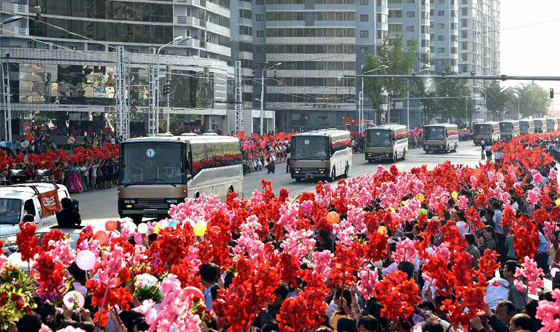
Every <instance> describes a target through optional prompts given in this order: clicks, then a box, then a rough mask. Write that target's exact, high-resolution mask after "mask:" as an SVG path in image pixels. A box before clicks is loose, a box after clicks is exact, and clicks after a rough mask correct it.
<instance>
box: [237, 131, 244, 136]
mask: <svg viewBox="0 0 560 332" xmlns="http://www.w3.org/2000/svg"><path fill="white" fill-rule="evenodd" d="M237 137H239V138H243V137H245V132H244V131H243V130H240V131H238V132H237Z"/></svg>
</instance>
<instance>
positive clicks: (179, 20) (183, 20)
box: [175, 16, 206, 29]
mask: <svg viewBox="0 0 560 332" xmlns="http://www.w3.org/2000/svg"><path fill="white" fill-rule="evenodd" d="M175 24H176V25H184V26H188V27H193V28H199V29H204V28H205V27H206V22H205V21H203V20H200V19H198V18H196V17H192V16H175Z"/></svg>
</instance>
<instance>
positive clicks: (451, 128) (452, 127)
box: [424, 123, 459, 153]
mask: <svg viewBox="0 0 560 332" xmlns="http://www.w3.org/2000/svg"><path fill="white" fill-rule="evenodd" d="M458 146H459V129H458V128H457V125H456V124H450V123H442V124H431V125H426V126H424V151H426V153H429V152H430V151H432V152H434V151H443V152H445V153H447V152H450V151H453V152H457V147H458Z"/></svg>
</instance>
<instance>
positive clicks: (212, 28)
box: [206, 22, 230, 37]
mask: <svg viewBox="0 0 560 332" xmlns="http://www.w3.org/2000/svg"><path fill="white" fill-rule="evenodd" d="M206 29H207V30H208V31H209V32H212V33H215V34H218V35H222V36H226V37H230V30H229V28H226V27H224V26H221V25H218V24H215V23H212V22H206Z"/></svg>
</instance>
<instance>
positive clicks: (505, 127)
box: [500, 122, 513, 131]
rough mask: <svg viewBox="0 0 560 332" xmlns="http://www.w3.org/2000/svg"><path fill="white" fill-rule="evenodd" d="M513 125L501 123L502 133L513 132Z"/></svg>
mask: <svg viewBox="0 0 560 332" xmlns="http://www.w3.org/2000/svg"><path fill="white" fill-rule="evenodd" d="M512 130H513V123H511V122H500V131H512Z"/></svg>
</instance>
